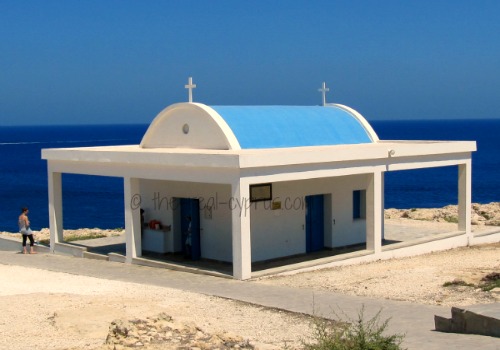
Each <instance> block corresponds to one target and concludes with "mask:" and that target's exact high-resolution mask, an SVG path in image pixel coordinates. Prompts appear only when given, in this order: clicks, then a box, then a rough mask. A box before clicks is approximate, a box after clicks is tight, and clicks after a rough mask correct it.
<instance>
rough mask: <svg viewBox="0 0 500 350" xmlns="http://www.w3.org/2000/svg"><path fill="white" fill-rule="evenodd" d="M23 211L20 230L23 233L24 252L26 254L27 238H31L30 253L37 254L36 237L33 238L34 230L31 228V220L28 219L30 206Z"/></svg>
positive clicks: (20, 218) (19, 221) (19, 222)
mask: <svg viewBox="0 0 500 350" xmlns="http://www.w3.org/2000/svg"><path fill="white" fill-rule="evenodd" d="M21 210H22V213H21V215H19V220H18V224H19V232H21V233H22V235H23V254H26V253H27V251H26V240H27V239H28V238H29V240H30V254H36V252H35V250H34V249H33V245H34V244H35V239H34V238H33V231H31V228H30V221H29V219H28V212H29V210H28V208H22V209H21Z"/></svg>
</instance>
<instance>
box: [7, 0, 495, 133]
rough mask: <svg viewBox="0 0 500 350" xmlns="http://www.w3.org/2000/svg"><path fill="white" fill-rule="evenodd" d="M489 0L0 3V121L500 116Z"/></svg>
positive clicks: (492, 13) (70, 0) (78, 0)
mask: <svg viewBox="0 0 500 350" xmlns="http://www.w3.org/2000/svg"><path fill="white" fill-rule="evenodd" d="M499 18H500V1H497V0H491V1H486V0H470V1H461V0H453V1H451V0H448V1H440V0H437V1H436V0H432V1H431V0H429V1H426V0H415V1H412V0H404V1H403V0H398V1H387V0H379V1H375V0H372V1H368V0H366V1H357V0H352V1H333V0H327V1H320V0H317V1H316V0H303V1H302V0H297V1H294V0H286V1H285V0H283V1H278V0H253V1H243V0H241V1H237V0H211V1H208V0H178V1H173V0H172V1H168V0H158V1H153V0H148V1H138V0H134V1H132V0H120V1H118V0H117V1H111V0H85V1H81V0H58V1H53V0H43V1H40V0H0V36H1V37H0V122H1V125H25V124H34V125H40V124H100V123H107V124H114V123H126V124H128V123H149V122H150V121H151V120H152V119H153V118H154V117H155V115H156V114H157V113H158V112H159V111H161V110H162V109H163V108H165V107H166V106H168V105H170V104H172V103H176V102H184V101H187V91H186V89H184V85H185V84H186V83H187V78H188V77H189V76H192V77H193V80H194V83H195V84H197V86H198V87H197V88H196V89H195V90H194V93H193V94H194V101H195V102H202V103H206V104H208V105H318V104H321V94H320V93H319V92H318V91H317V90H318V88H320V86H321V83H322V82H323V81H326V83H327V86H328V87H329V88H330V92H329V93H328V94H327V102H336V103H342V104H346V105H348V106H350V107H353V108H355V109H357V110H358V111H359V112H360V113H361V114H363V115H364V116H365V117H366V118H367V119H368V120H376V119H423V118H433V119H444V118H477V119H479V118H500V19H499Z"/></svg>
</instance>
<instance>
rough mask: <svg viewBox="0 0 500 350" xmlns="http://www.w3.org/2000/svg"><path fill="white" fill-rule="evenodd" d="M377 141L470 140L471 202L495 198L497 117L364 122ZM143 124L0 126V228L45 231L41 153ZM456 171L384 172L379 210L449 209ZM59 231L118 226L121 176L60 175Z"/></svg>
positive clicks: (132, 140) (123, 141)
mask: <svg viewBox="0 0 500 350" xmlns="http://www.w3.org/2000/svg"><path fill="white" fill-rule="evenodd" d="M370 124H371V125H372V127H373V128H374V129H375V132H376V133H377V134H378V136H379V138H380V139H382V140H467V141H471V140H472V141H476V142H477V148H478V151H477V152H474V153H473V156H472V201H473V202H476V203H490V202H498V201H500V172H499V171H500V152H499V151H500V119H488V120H486V119H485V120H390V121H370ZM147 127H148V125H146V124H137V125H78V126H77V125H73V126H69V125H66V126H3V127H0V162H1V164H2V165H1V171H0V194H1V196H0V198H1V199H0V231H8V232H16V231H17V217H18V216H19V214H20V210H21V208H22V207H28V208H29V210H30V212H29V217H30V221H31V225H32V228H33V229H34V230H40V229H41V228H45V227H48V226H49V220H48V190H47V188H48V185H47V163H46V161H45V160H42V159H41V150H42V149H44V148H63V147H89V146H107V145H127V144H138V143H140V141H141V139H142V136H143V135H144V133H145V132H146V130H147ZM457 176H458V168H457V167H456V166H452V167H443V168H435V169H422V170H408V171H394V172H388V173H386V175H385V207H386V208H399V209H409V208H437V207H443V206H446V205H449V204H457V202H458V198H457V195H458V193H457V192H458V191H457ZM62 183H63V212H64V228H66V229H76V228H93V227H100V228H106V229H115V228H122V227H124V199H123V179H122V178H114V177H101V176H86V175H74V174H63V175H62Z"/></svg>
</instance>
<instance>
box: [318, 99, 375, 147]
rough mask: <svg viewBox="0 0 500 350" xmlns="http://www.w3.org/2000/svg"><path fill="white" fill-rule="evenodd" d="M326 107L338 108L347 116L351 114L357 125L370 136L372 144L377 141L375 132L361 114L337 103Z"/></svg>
mask: <svg viewBox="0 0 500 350" xmlns="http://www.w3.org/2000/svg"><path fill="white" fill-rule="evenodd" d="M327 106H336V107H338V108H340V109H343V110H345V111H346V112H348V113H349V114H351V115H352V116H353V117H354V118H356V119H357V120H358V122H359V123H361V125H362V126H363V128H364V129H365V130H366V131H367V133H368V135H369V136H370V138H371V140H372V141H373V142H378V141H379V138H378V135H377V133H376V132H375V130H373V128H372V126H371V125H370V123H368V121H367V120H366V119H365V117H363V116H362V115H361V113H359V112H358V111H356V110H355V109H352V108H351V107H347V106H345V105H341V104H339V103H331V104H328V105H327Z"/></svg>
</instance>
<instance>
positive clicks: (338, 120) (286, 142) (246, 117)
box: [141, 103, 378, 149]
mask: <svg viewBox="0 0 500 350" xmlns="http://www.w3.org/2000/svg"><path fill="white" fill-rule="evenodd" d="M376 141H378V137H377V135H376V134H375V132H374V130H373V129H372V128H371V126H370V125H369V123H368V122H367V121H366V120H365V118H363V116H361V115H360V114H359V113H358V112H356V111H354V110H353V109H351V108H349V107H346V106H342V105H338V104H330V105H327V106H324V107H320V106H212V107H209V106H206V105H203V104H200V103H179V104H175V105H172V106H170V107H167V108H166V109H164V110H163V111H162V112H160V113H159V114H158V116H157V117H156V118H155V119H154V120H153V122H152V123H151V125H150V126H149V128H148V130H147V132H146V134H145V135H144V137H143V139H142V142H141V147H144V148H165V147H186V148H198V149H263V148H288V147H304V146H327V145H344V144H360V143H371V142H376Z"/></svg>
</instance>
